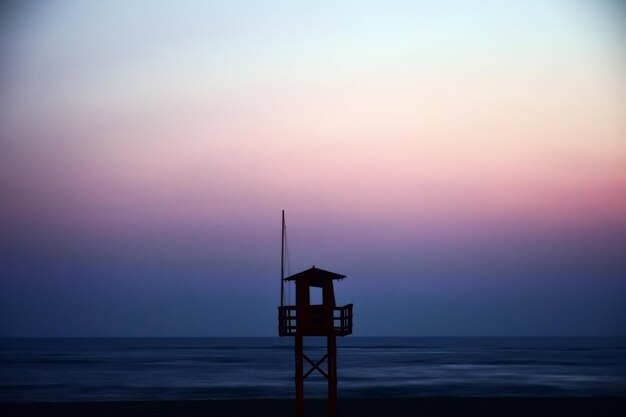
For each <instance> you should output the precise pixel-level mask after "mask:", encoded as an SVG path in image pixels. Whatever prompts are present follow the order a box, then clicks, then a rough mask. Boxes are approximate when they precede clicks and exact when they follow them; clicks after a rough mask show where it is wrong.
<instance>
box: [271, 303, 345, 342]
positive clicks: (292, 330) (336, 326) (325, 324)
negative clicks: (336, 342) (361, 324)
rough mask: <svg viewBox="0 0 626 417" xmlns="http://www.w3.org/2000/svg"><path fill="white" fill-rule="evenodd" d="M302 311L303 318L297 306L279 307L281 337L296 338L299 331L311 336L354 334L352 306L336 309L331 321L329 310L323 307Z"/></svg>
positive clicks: (312, 307)
mask: <svg viewBox="0 0 626 417" xmlns="http://www.w3.org/2000/svg"><path fill="white" fill-rule="evenodd" d="M302 311H303V313H304V314H303V317H298V310H297V308H296V306H282V307H278V334H279V335H280V336H295V335H296V334H297V333H298V330H300V331H301V333H302V335H310V336H324V335H335V336H347V335H349V334H352V304H347V305H345V306H341V307H334V308H333V309H332V317H330V320H328V318H329V317H327V313H326V311H327V310H325V309H324V308H321V306H308V307H305V308H303V309H302ZM299 320H300V321H301V322H300V323H299Z"/></svg>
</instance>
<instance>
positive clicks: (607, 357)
mask: <svg viewBox="0 0 626 417" xmlns="http://www.w3.org/2000/svg"><path fill="white" fill-rule="evenodd" d="M324 344H325V339H318V338H310V339H309V338H306V339H305V353H306V354H307V356H308V357H309V358H310V359H311V360H312V361H314V362H316V361H317V360H319V359H320V358H322V357H323V355H324V353H325V345H324ZM337 363H338V380H339V383H338V385H339V396H340V397H344V398H364V397H431V396H462V397H468V396H469V397H476V396H478V397H480V396H486V397H487V396H488V397H494V396H495V397H511V396H521V397H534V396H550V397H562V396H625V395H626V338H431V337H411V338H406V337H400V338H395V337H392V338H389V337H352V336H350V337H346V338H339V339H338V358H337ZM306 365H308V364H307V363H305V366H306ZM305 371H306V370H305ZM293 396H294V351H293V338H288V337H285V338H282V339H281V338H278V337H276V338H272V337H270V338H4V339H0V401H2V402H26V401H28V402H43V401H118V400H200V399H227V398H228V399H233V398H234V399H237V398H293ZM305 396H306V397H310V398H323V397H325V396H326V385H325V380H324V378H323V376H322V375H321V374H319V373H318V372H317V371H314V372H313V373H311V375H310V376H309V377H308V378H307V380H306V382H305Z"/></svg>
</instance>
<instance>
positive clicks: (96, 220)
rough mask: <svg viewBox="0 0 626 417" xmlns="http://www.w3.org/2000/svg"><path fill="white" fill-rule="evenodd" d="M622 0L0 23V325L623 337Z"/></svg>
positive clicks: (328, 7)
mask: <svg viewBox="0 0 626 417" xmlns="http://www.w3.org/2000/svg"><path fill="white" fill-rule="evenodd" d="M624 13H625V10H624V8H623V7H621V6H620V5H619V4H618V3H617V2H611V1H606V2H605V1H599V2H594V1H556V0H555V1H549V2H546V1H528V2H516V1H510V2H508V1H503V2H494V3H490V2H476V3H473V4H472V2H470V3H468V2H464V1H453V0H446V1H426V2H410V1H407V2H402V1H390V2H368V1H365V2H335V1H327V2H326V1H321V2H320V1H316V2H304V3H300V2H299V3H298V4H297V5H296V4H295V3H293V2H287V1H284V2H281V1H263V2H261V1H259V2H243V1H242V2H239V1H233V2H206V1H189V2H181V3H169V4H166V3H154V2H148V1H145V2H144V1H136V2H132V3H131V4H128V2H123V1H119V2H118V1H111V2H97V1H75V0H62V1H58V2H52V3H46V4H44V3H42V4H37V5H31V6H29V7H27V6H13V7H12V8H11V7H9V8H6V9H5V10H4V13H3V18H2V19H3V20H2V24H1V25H0V26H1V27H2V32H1V34H2V37H1V38H2V40H1V41H0V42H2V43H0V195H1V196H2V204H1V205H0V336H272V335H276V333H277V321H276V320H277V318H276V315H277V314H276V313H277V312H276V306H277V304H278V301H279V272H280V265H279V259H280V211H281V210H282V209H285V210H286V213H287V227H288V239H289V250H290V264H289V270H290V272H292V273H295V272H298V271H300V270H302V269H305V268H308V267H310V266H311V265H312V264H315V265H316V266H318V267H320V268H324V269H328V270H331V271H335V272H338V273H342V274H345V275H347V276H348V278H347V279H346V280H344V281H342V282H340V283H338V284H337V289H336V292H337V299H338V302H339V303H348V302H352V303H354V304H355V332H354V334H355V335H360V336H377V335H380V336H386V335H399V336H448V335H449V336H516V335H519V336H569V335H571V336H577V335H590V336H592V335H593V336H595V335H622V336H623V335H626V331H625V330H624V329H626V257H625V256H624V253H626V216H625V214H626V168H625V167H626V118H624V114H626V53H625V52H624V51H626V47H625V46H626V34H625V33H624V28H623V25H622V22H623V18H624V16H625V14H624Z"/></svg>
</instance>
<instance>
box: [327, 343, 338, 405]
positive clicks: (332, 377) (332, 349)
mask: <svg viewBox="0 0 626 417" xmlns="http://www.w3.org/2000/svg"><path fill="white" fill-rule="evenodd" d="M326 345H327V348H328V415H329V416H330V417H336V416H337V339H336V338H335V336H328V337H327V340H326Z"/></svg>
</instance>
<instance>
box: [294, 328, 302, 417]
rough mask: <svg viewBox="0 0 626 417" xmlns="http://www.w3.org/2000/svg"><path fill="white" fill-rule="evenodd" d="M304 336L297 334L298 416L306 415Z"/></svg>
mask: <svg viewBox="0 0 626 417" xmlns="http://www.w3.org/2000/svg"><path fill="white" fill-rule="evenodd" d="M302 338H303V336H301V335H296V341H295V342H296V344H295V345H296V348H295V353H296V417H304V368H303V361H304V346H303V340H302Z"/></svg>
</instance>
